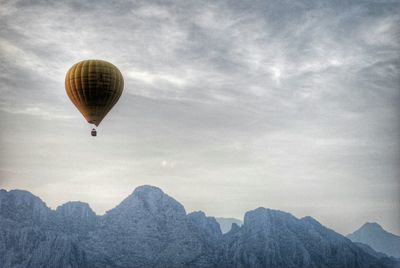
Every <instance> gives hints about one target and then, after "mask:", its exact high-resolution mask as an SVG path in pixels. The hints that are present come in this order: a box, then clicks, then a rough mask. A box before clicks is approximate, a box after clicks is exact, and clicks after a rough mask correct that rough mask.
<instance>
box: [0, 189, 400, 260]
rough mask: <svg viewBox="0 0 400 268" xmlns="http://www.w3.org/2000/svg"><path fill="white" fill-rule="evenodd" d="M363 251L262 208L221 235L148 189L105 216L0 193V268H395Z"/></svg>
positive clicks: (207, 220) (78, 206)
mask: <svg viewBox="0 0 400 268" xmlns="http://www.w3.org/2000/svg"><path fill="white" fill-rule="evenodd" d="M367 251H371V252H370V253H368V252H367ZM367 251H365V250H363V249H362V246H357V245H356V244H354V243H352V242H351V241H350V240H349V239H347V238H345V237H343V236H342V235H340V234H338V233H335V232H334V231H332V230H329V229H327V228H325V227H324V226H322V225H321V224H319V223H318V222H317V221H316V220H314V219H312V218H311V217H306V218H303V219H297V218H295V217H294V216H292V215H291V214H289V213H285V212H282V211H276V210H271V209H265V208H258V209H256V210H253V211H249V212H247V213H246V215H245V219H244V223H243V225H242V226H241V227H240V226H238V225H237V224H233V228H232V230H230V231H229V232H228V233H227V234H222V232H221V230H220V228H219V225H218V223H217V221H216V220H215V218H213V217H207V216H206V215H205V214H204V213H203V212H201V211H198V212H192V213H189V214H187V213H186V211H185V209H184V207H183V206H182V205H181V204H180V203H178V202H177V201H176V200H174V199H173V198H172V197H170V196H168V195H167V194H165V193H164V192H162V191H161V190H160V189H159V188H157V187H153V186H141V187H138V188H137V189H136V190H135V191H134V192H133V193H132V194H131V195H130V196H128V197H127V198H126V199H125V200H123V201H122V202H121V203H120V204H119V205H118V206H116V207H115V208H114V209H111V210H110V211H108V212H107V213H106V214H105V215H103V216H97V215H96V214H95V213H94V212H93V211H92V210H91V208H90V207H89V205H88V204H86V203H82V202H68V203H66V204H64V205H62V206H59V207H58V208H57V209H56V210H51V209H50V208H48V207H47V206H46V204H45V203H44V202H43V201H41V200H40V199H39V198H38V197H36V196H34V195H32V194H31V193H29V192H27V191H20V190H13V191H9V192H7V191H5V190H0V267H1V268H9V267H18V268H22V267H27V268H28V267H29V268H35V267H51V268H53V267H60V268H63V267H68V268H73V267H94V268H97V267H119V268H122V267H124V268H127V267H221V268H228V267H229V268H230V267H238V268H240V267H243V268H244V267H272V268H280V267H282V268H290V267H293V268H294V267H296V268H302V267H304V268H317V267H318V268H319V267H326V268H328V267H335V268H336V267H337V268H339V267H340V268H361V267H367V268H368V267H369V268H389V267H392V268H393V267H399V266H398V263H397V262H396V261H395V260H393V259H390V258H387V257H385V256H383V255H379V254H378V253H376V252H374V251H373V250H372V249H368V250H367Z"/></svg>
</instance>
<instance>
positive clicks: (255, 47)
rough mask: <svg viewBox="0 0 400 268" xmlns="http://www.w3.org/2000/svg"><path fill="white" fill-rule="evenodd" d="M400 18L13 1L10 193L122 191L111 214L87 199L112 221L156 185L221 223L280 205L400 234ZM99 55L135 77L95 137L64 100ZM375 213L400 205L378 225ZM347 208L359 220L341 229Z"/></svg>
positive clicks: (375, 11) (307, 7)
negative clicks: (129, 198)
mask: <svg viewBox="0 0 400 268" xmlns="http://www.w3.org/2000/svg"><path fill="white" fill-rule="evenodd" d="M398 10H399V3H398V2H390V1H379V2H378V1H352V2H341V1H308V2H290V1H278V2H277V1H268V0H266V1H247V2H245V1H231V0H229V1H228V0H227V1H218V2H215V1H201V2H200V1H191V2H188V1H169V2H168V1H167V2H157V1H111V2H110V1H96V2H95V3H94V2H93V1H86V2H81V1H57V2H52V1H29V2H26V1H6V2H4V3H3V4H2V5H1V7H0V14H1V15H2V16H1V17H0V23H1V25H4V26H3V27H1V28H0V60H1V61H2V65H1V66H0V81H1V83H0V93H1V94H0V112H1V115H2V120H1V121H0V128H1V132H0V134H1V135H0V138H1V140H2V141H3V142H2V144H3V145H4V146H3V148H2V150H1V154H0V172H1V173H0V177H7V179H4V180H3V181H2V182H0V186H4V187H9V188H12V187H16V186H18V187H21V188H27V189H28V190H29V189H36V190H40V189H46V190H43V191H42V193H45V192H50V191H52V190H53V191H54V192H55V193H56V192H58V191H60V189H64V188H65V189H70V193H69V194H72V192H73V190H72V189H74V187H75V186H74V185H76V181H77V180H79V178H78V177H79V176H82V185H87V187H90V185H94V184H96V181H97V180H98V181H101V182H102V184H101V185H104V187H106V188H107V189H110V191H112V192H113V193H114V194H113V195H111V196H109V195H107V196H108V198H109V199H107V200H109V203H107V204H105V203H104V202H102V201H101V200H100V199H101V196H100V194H99V196H98V198H97V199H96V191H94V190H90V191H89V190H88V192H87V193H86V194H85V193H84V192H81V195H77V196H76V198H79V197H80V198H84V197H85V196H89V198H90V199H91V203H94V207H96V208H98V209H99V211H104V210H105V209H106V208H107V207H112V206H113V205H114V204H115V203H113V204H111V203H112V202H117V200H118V193H120V194H121V196H122V197H123V195H122V193H123V194H124V195H125V194H126V193H128V192H130V190H131V189H130V188H133V187H134V186H137V185H138V184H140V183H143V184H145V183H146V184H148V183H153V184H156V185H158V186H160V187H162V188H163V189H164V190H166V191H167V192H169V193H170V194H171V195H172V196H177V197H179V198H180V199H181V201H182V202H183V203H184V204H187V206H188V210H191V209H193V210H195V209H196V210H198V209H203V210H206V211H207V212H208V214H212V215H218V214H220V215H225V216H236V217H241V216H242V215H241V213H243V212H244V211H245V210H247V209H253V208H254V207H257V206H270V207H275V208H280V207H279V206H281V205H282V206H284V207H282V209H283V208H284V209H287V210H290V211H291V212H293V213H298V214H303V213H304V214H311V215H313V216H315V217H316V218H319V217H318V216H320V217H321V220H322V221H323V222H335V228H336V229H339V230H343V231H351V228H353V227H354V228H355V227H356V226H357V225H361V224H362V222H363V221H371V220H377V221H385V224H387V226H390V228H392V229H393V230H397V232H400V229H398V225H396V224H397V223H396V222H395V221H394V220H393V218H395V217H397V219H398V218H399V217H400V215H399V213H398V211H400V210H399V209H398V201H399V197H398V191H397V193H396V191H395V190H400V185H399V182H398V176H400V170H399V168H398V164H397V163H398V160H399V159H400V156H399V155H400V153H399V148H400V144H399V140H400V139H399V133H400V123H399V121H398V114H399V112H400V111H399V106H398V103H399V101H400V91H399V88H398V85H399V83H400V79H399V77H400V53H399V51H400V43H399V42H398V39H399V34H398V33H399V26H398V25H400V23H399V22H400V18H399V12H398ZM99 14H100V15H99ZM89 58H100V59H105V60H108V61H110V62H112V63H114V64H115V65H116V66H117V67H118V68H119V69H120V70H121V72H122V74H123V75H124V78H125V89H124V93H123V95H122V97H121V99H120V101H119V102H118V104H117V105H116V106H115V107H114V109H113V110H112V111H111V112H110V113H109V114H108V115H107V117H106V118H105V120H104V121H103V122H102V125H101V127H100V128H99V135H98V137H96V139H95V140H94V139H92V138H91V137H89V136H88V135H87V134H88V129H87V128H86V123H85V120H84V119H83V118H81V115H80V114H79V112H78V111H77V110H76V109H75V107H74V106H73V105H72V104H71V103H70V102H69V100H68V98H67V97H66V94H65V90H64V76H65V73H66V72H67V70H68V68H70V66H71V65H72V64H74V63H75V62H78V61H80V60H82V59H89ZM21 126H24V127H21ZM24 129H29V131H30V133H29V135H27V133H25V132H24ZM61 152H62V153H61ZM88 162H89V163H93V164H90V165H88V164H87V163H88ZM60 163H62V165H61V164H60ZM94 163H101V165H103V166H107V168H102V169H97V165H95V164H94ZM121 163H122V164H121ZM178 163H179V168H178ZM108 168H109V170H112V172H113V173H115V176H112V174H111V173H110V172H106V171H105V170H107V169H108ZM30 170H31V171H32V172H29V171H30ZM74 171H76V172H74ZM71 176H72V177H73V178H74V179H70V177H71ZM55 180H56V183H55ZM74 180H75V181H74ZM115 181H117V182H118V183H116V182H115ZM377 181H379V183H378V184H380V185H382V187H379V188H377ZM41 187H42V188H41ZM93 189H97V188H93ZM127 189H130V190H129V191H128V190H127ZM100 192H101V191H100ZM102 194H106V193H104V191H103V192H102ZM67 195H68V193H66V194H65V195H64V197H65V200H68V198H67ZM217 195H218V196H219V201H217V202H215V203H213V204H212V206H211V205H210V203H209V202H207V203H204V202H202V201H201V200H206V199H208V200H215V198H213V197H215V196H217ZM338 196H340V198H339V197H338ZM325 197H326V198H325ZM51 200H53V201H51ZM96 200H97V201H96ZM61 201H62V200H61V199H57V196H56V195H52V197H51V198H50V202H52V204H56V203H57V202H61ZM96 202H98V203H97V205H96ZM374 202H375V203H377V202H379V203H382V204H393V207H394V208H395V209H393V210H391V211H389V210H388V211H387V212H385V213H383V214H379V217H383V218H382V219H374V217H378V214H377V213H375V212H374V211H375V210H374V209H375V208H376V206H374V205H373V203H374ZM315 203H318V204H319V207H317V206H314V205H313V204H315ZM354 204H366V205H363V206H361V205H360V206H356V205H354ZM338 207H349V211H347V212H346V213H348V215H351V216H352V217H353V218H352V224H353V223H354V225H351V224H348V223H341V222H337V221H336V220H335V219H334V218H338V217H340V211H339V209H337V208H338ZM322 208H324V209H327V210H329V211H336V212H335V214H332V215H327V214H326V213H323V211H322ZM334 208H336V209H337V210H335V209H334ZM385 208H386V205H385ZM396 209H397V210H396ZM371 211H372V212H371ZM382 215H383V216H382ZM393 215H397V216H393ZM300 216H301V215H300Z"/></svg>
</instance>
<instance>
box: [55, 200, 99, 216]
mask: <svg viewBox="0 0 400 268" xmlns="http://www.w3.org/2000/svg"><path fill="white" fill-rule="evenodd" d="M56 212H57V213H59V215H61V216H63V217H72V218H79V219H87V218H93V217H96V213H94V211H93V210H92V209H91V208H90V206H89V204H88V203H84V202H80V201H71V202H67V203H65V204H63V205H61V206H59V207H57V209H56Z"/></svg>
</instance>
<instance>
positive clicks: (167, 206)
mask: <svg viewBox="0 0 400 268" xmlns="http://www.w3.org/2000/svg"><path fill="white" fill-rule="evenodd" d="M118 215H119V216H120V217H123V218H135V219H138V218H143V217H147V218H154V217H155V218H163V217H167V218H183V217H185V216H186V211H185V208H184V207H183V206H182V205H181V204H180V203H179V202H177V201H176V200H175V199H173V198H172V197H170V196H169V195H167V194H165V193H164V192H163V191H162V190H161V189H160V188H157V187H154V186H150V185H144V186H140V187H137V188H136V189H135V190H134V191H133V193H132V194H131V195H129V196H128V197H127V198H125V199H124V200H123V201H122V202H121V203H120V204H119V205H118V206H116V207H115V208H114V209H112V210H110V211H108V212H107V213H106V217H110V216H112V217H114V218H115V219H116V218H118Z"/></svg>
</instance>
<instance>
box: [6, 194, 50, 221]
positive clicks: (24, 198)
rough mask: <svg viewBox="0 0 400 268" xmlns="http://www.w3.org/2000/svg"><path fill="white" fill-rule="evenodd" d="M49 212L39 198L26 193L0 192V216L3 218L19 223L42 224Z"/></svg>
mask: <svg viewBox="0 0 400 268" xmlns="http://www.w3.org/2000/svg"><path fill="white" fill-rule="evenodd" d="M50 211H51V210H50V209H49V208H48V207H47V206H46V204H45V203H44V202H43V201H42V200H41V199H40V198H38V197H37V196H34V195H33V194H31V193H30V192H28V191H23V190H11V191H9V192H7V191H5V190H2V191H0V215H1V216H3V217H5V218H9V219H12V220H18V221H19V222H25V221H28V222H31V221H33V222H42V221H45V220H46V219H47V216H48V214H49V212H50ZM16 212H17V213H16Z"/></svg>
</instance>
